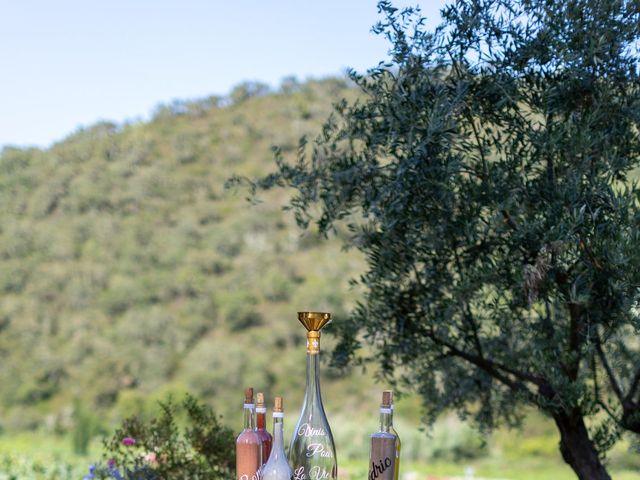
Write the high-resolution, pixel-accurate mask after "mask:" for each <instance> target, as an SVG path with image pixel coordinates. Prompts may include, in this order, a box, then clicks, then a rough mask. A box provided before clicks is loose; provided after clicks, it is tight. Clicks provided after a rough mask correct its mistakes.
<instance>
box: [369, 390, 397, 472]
mask: <svg viewBox="0 0 640 480" xmlns="http://www.w3.org/2000/svg"><path fill="white" fill-rule="evenodd" d="M396 440H397V437H396V436H395V435H394V434H393V433H391V395H390V392H389V391H385V392H382V405H380V430H379V431H378V432H376V433H373V434H372V435H371V450H370V454H369V475H368V477H367V478H368V479H369V480H393V478H394V475H395V464H396Z"/></svg>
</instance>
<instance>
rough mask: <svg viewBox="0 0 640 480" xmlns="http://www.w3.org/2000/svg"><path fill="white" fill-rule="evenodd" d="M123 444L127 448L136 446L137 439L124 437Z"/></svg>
mask: <svg viewBox="0 0 640 480" xmlns="http://www.w3.org/2000/svg"><path fill="white" fill-rule="evenodd" d="M122 444H123V445H124V446H125V447H130V446H131V445H135V444H136V439H135V438H133V437H124V438H123V439H122Z"/></svg>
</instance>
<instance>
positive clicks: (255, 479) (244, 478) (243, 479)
mask: <svg viewBox="0 0 640 480" xmlns="http://www.w3.org/2000/svg"><path fill="white" fill-rule="evenodd" d="M240 480H260V476H259V474H258V473H257V472H256V473H255V474H254V475H251V476H249V475H248V474H246V473H245V474H244V475H240Z"/></svg>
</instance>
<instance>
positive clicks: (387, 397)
mask: <svg viewBox="0 0 640 480" xmlns="http://www.w3.org/2000/svg"><path fill="white" fill-rule="evenodd" d="M392 401H393V392H392V391H391V390H385V391H384V392H382V405H381V407H384V408H391V402H392Z"/></svg>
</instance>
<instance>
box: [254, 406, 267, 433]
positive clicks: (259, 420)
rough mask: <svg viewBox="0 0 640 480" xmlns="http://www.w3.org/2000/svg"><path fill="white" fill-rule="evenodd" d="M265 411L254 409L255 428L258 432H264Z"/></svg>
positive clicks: (265, 422)
mask: <svg viewBox="0 0 640 480" xmlns="http://www.w3.org/2000/svg"><path fill="white" fill-rule="evenodd" d="M266 417H267V415H266V409H264V408H256V426H257V428H258V430H264V429H266V428H267V419H266Z"/></svg>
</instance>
